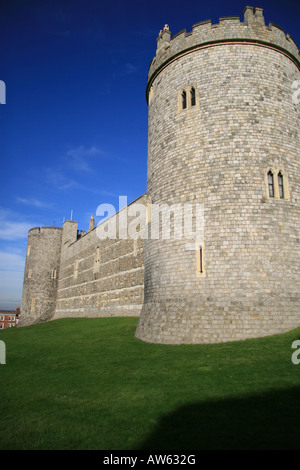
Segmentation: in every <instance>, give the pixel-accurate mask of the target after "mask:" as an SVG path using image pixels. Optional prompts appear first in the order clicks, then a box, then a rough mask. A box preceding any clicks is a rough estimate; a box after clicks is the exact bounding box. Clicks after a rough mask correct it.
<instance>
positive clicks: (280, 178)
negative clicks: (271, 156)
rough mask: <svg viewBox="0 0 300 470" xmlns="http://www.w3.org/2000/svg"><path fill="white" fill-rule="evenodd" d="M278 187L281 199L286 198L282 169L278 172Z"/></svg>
mask: <svg viewBox="0 0 300 470" xmlns="http://www.w3.org/2000/svg"><path fill="white" fill-rule="evenodd" d="M278 189H279V197H280V199H284V191H283V175H282V173H281V171H280V172H279V173H278Z"/></svg>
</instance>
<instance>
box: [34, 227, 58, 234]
mask: <svg viewBox="0 0 300 470" xmlns="http://www.w3.org/2000/svg"><path fill="white" fill-rule="evenodd" d="M44 230H62V228H61V227H54V226H53V227H50V226H47V227H33V228H31V229H30V230H29V231H28V233H29V232H30V233H32V232H41V231H44Z"/></svg>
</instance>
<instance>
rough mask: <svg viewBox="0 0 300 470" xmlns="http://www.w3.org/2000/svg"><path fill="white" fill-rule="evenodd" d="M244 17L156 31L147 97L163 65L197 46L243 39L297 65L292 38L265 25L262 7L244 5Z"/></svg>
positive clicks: (299, 55)
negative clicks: (242, 19)
mask: <svg viewBox="0 0 300 470" xmlns="http://www.w3.org/2000/svg"><path fill="white" fill-rule="evenodd" d="M243 14H244V21H243V22H241V21H240V17H238V16H232V17H223V18H220V19H219V23H218V24H212V23H211V20H207V21H201V22H200V23H197V24H195V25H194V26H193V28H192V31H191V32H189V33H187V32H186V30H185V29H184V30H182V31H180V32H179V33H177V34H176V35H175V36H173V37H171V31H170V30H169V26H168V25H165V26H164V29H163V30H161V31H160V32H159V35H158V38H157V49H156V56H155V57H154V59H153V60H152V62H151V64H150V67H149V73H148V87H147V100H148V94H149V90H150V88H151V85H152V82H153V80H154V78H155V77H156V76H157V74H158V73H159V72H160V70H161V69H162V68H164V67H165V66H166V65H167V64H168V63H169V62H170V61H172V60H175V59H177V58H179V57H181V56H182V55H184V54H188V53H189V52H193V51H194V50H196V49H200V48H205V47H211V46H216V45H218V44H224V43H235V42H238V43H240V42H245V43H248V44H249V43H250V44H251V43H253V44H256V45H258V46H265V47H270V48H275V49H276V50H278V51H280V52H282V53H283V54H286V55H287V56H289V57H290V59H291V60H293V61H294V62H295V63H296V65H297V66H298V67H299V69H300V52H299V50H298V47H297V44H296V42H295V41H294V40H293V38H292V37H291V36H290V35H289V34H286V33H285V31H284V30H283V29H282V28H281V27H280V26H278V25H276V24H275V23H272V22H270V23H269V25H268V26H266V25H265V20H264V16H263V10H262V8H258V7H255V8H254V7H250V6H246V7H245V9H244V12H243Z"/></svg>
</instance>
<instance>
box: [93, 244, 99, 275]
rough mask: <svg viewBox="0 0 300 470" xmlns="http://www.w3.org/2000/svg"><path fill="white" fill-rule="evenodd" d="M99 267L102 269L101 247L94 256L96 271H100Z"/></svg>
mask: <svg viewBox="0 0 300 470" xmlns="http://www.w3.org/2000/svg"><path fill="white" fill-rule="evenodd" d="M99 269H100V248H97V249H96V253H95V257H94V273H95V272H97V271H99Z"/></svg>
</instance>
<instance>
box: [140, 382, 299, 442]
mask: <svg viewBox="0 0 300 470" xmlns="http://www.w3.org/2000/svg"><path fill="white" fill-rule="evenodd" d="M299 436H300V387H294V388H290V389H285V390H276V391H271V392H268V393H266V394H264V395H255V396H245V397H241V398H232V399H226V400H216V401H207V402H202V403H192V404H189V405H185V406H182V407H180V408H178V409H177V410H175V411H174V412H173V413H171V414H169V415H166V416H163V417H161V418H160V421H159V423H158V425H157V427H156V429H155V430H154V431H153V432H152V434H151V435H150V436H149V437H148V439H146V441H145V442H143V443H142V445H140V446H139V448H140V449H143V450H209V449H214V450H227V449H228V450H229V449H233V450H237V449H244V450H247V449H251V450H257V449H258V450H260V449H261V450H272V449H273V450H275V449H278V450H279V449H287V450H299V449H300V439H299Z"/></svg>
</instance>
